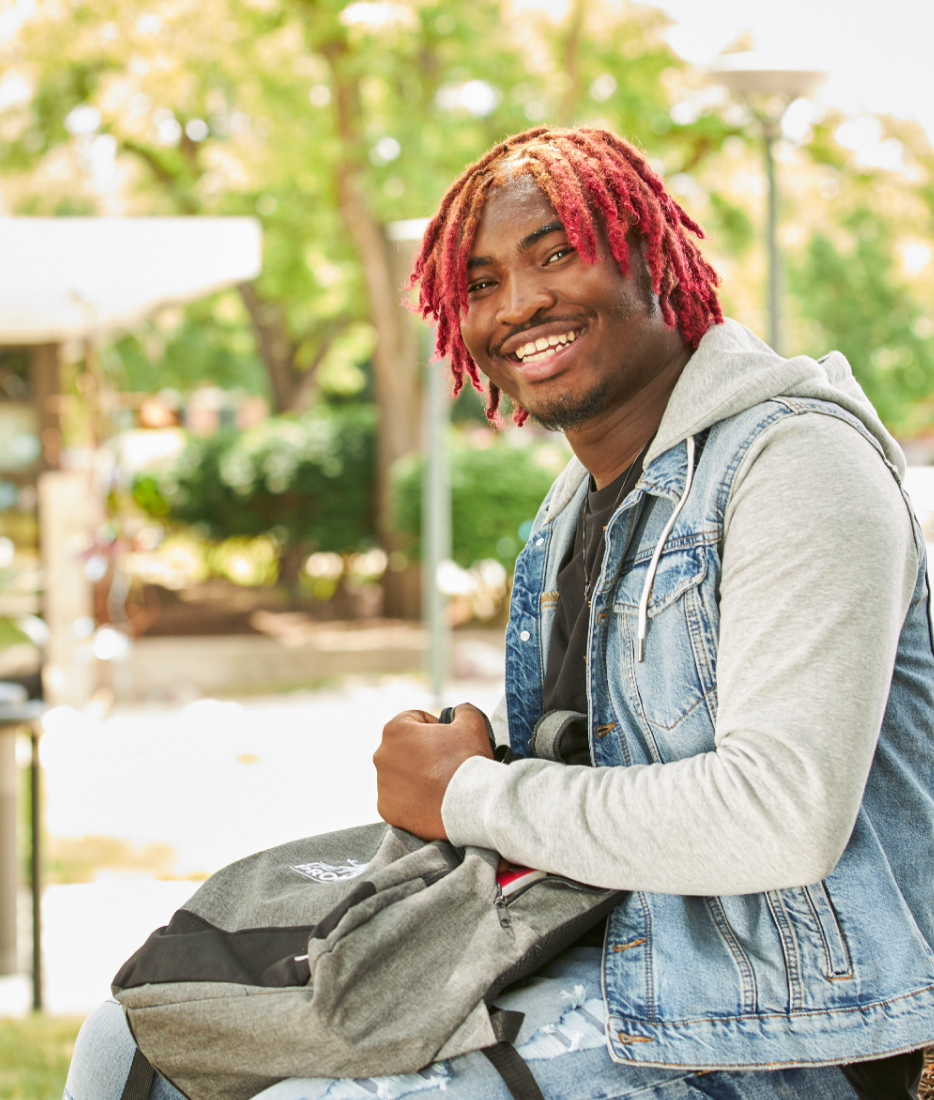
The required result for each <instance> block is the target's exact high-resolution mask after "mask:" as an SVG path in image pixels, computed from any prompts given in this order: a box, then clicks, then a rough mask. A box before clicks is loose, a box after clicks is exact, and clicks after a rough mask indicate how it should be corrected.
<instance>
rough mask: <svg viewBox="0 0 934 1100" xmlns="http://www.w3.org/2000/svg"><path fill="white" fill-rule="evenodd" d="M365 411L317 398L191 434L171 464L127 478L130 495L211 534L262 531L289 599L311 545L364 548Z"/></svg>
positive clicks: (372, 533)
mask: <svg viewBox="0 0 934 1100" xmlns="http://www.w3.org/2000/svg"><path fill="white" fill-rule="evenodd" d="M374 465H375V464H374V416H373V410H372V408H368V407H366V406H362V405H354V406H349V407H345V408H341V409H329V408H328V407H327V406H324V405H320V404H319V405H317V406H316V407H315V408H314V409H312V410H310V411H308V412H306V413H304V414H303V415H302V416H300V417H298V418H289V417H270V418H269V419H268V420H265V421H263V422H262V423H261V424H257V425H256V426H255V427H253V428H250V429H248V430H247V431H244V432H239V433H237V432H230V431H226V432H218V433H217V434H216V435H213V436H209V437H208V438H205V439H197V438H192V439H190V440H189V443H188V446H187V447H186V449H185V450H184V451H183V452H182V454H181V455H180V456H179V458H178V460H177V461H176V462H175V464H174V465H173V466H172V467H171V469H169V470H167V471H165V472H163V473H147V474H143V475H140V476H138V477H137V478H136V480H135V481H134V484H133V499H134V500H135V501H136V503H137V505H138V506H139V507H140V508H142V509H143V511H144V512H146V513H147V514H149V515H151V516H153V517H154V518H156V519H159V520H163V521H168V522H170V523H180V524H186V525H191V526H195V525H197V526H198V527H200V528H201V529H202V530H203V531H204V532H205V533H206V534H207V535H208V536H209V537H210V538H213V539H227V538H235V537H247V538H249V537H253V536H256V535H261V534H265V533H267V532H269V533H271V534H272V535H273V537H274V538H275V539H276V541H277V543H278V544H279V547H280V555H279V580H280V582H281V583H283V584H285V585H286V586H287V587H288V588H289V589H290V590H291V591H292V593H293V599H295V600H296V601H297V595H298V580H299V574H300V569H301V564H302V561H303V560H304V559H305V557H307V555H308V554H310V553H312V552H314V551H316V550H328V551H332V552H334V553H339V554H343V553H347V552H350V551H356V550H360V549H363V548H366V547H367V546H372V545H373V542H374V541H375V538H376V530H375V526H374V514H373V473H374Z"/></svg>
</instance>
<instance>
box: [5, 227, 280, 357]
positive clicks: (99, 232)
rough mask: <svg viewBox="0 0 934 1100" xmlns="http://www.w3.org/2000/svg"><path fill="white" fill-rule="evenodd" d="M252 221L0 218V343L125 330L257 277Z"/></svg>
mask: <svg viewBox="0 0 934 1100" xmlns="http://www.w3.org/2000/svg"><path fill="white" fill-rule="evenodd" d="M261 253H262V231H261V229H260V225H259V223H258V222H257V221H256V220H255V219H254V218H202V217H192V218H81V217H78V218H0V345H6V346H11V345H23V344H51V343H61V342H64V341H67V340H71V339H74V338H76V337H88V336H102V335H105V334H108V333H113V332H115V331H119V330H122V329H125V328H128V327H130V326H132V325H134V324H136V323H138V322H139V321H140V320H142V318H144V317H145V316H146V315H147V314H149V313H152V312H153V310H156V309H158V308H160V307H161V306H164V305H169V304H172V303H178V302H187V301H191V300H192V299H194V298H200V297H202V296H204V295H205V294H211V293H213V292H214V291H216V290H222V289H223V288H224V287H227V286H232V285H235V284H236V283H239V282H243V281H245V280H248V279H253V278H255V277H256V276H257V275H258V274H259V272H260V268H261V266H262V255H261Z"/></svg>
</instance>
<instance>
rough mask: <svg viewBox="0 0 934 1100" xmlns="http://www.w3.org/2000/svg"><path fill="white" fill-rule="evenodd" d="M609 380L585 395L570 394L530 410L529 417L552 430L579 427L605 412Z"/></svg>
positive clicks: (564, 430)
mask: <svg viewBox="0 0 934 1100" xmlns="http://www.w3.org/2000/svg"><path fill="white" fill-rule="evenodd" d="M609 388H610V383H609V380H607V381H606V382H603V383H602V384H601V385H599V386H597V387H595V388H594V389H592V390H591V391H590V393H587V394H584V395H583V396H578V395H571V394H568V395H566V396H564V397H561V398H558V399H557V400H554V401H551V402H549V403H548V404H546V405H544V406H542V407H541V408H538V409H536V410H535V411H534V412H533V411H532V410H531V409H530V410H529V419H530V420H532V422H533V423H535V424H538V426H539V427H540V428H545V429H547V430H548V431H550V432H566V431H567V430H568V429H569V428H579V427H580V426H581V425H582V424H586V423H587V421H588V420H591V419H593V417H595V416H596V415H597V414H598V413H601V412H603V409H604V406H605V403H606V395H607V391H608V390H609Z"/></svg>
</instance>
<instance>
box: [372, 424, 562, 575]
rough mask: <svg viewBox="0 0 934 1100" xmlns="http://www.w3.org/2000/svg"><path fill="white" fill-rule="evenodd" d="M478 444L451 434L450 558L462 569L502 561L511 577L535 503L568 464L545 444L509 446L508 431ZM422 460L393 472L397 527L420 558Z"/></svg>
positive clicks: (413, 457)
mask: <svg viewBox="0 0 934 1100" xmlns="http://www.w3.org/2000/svg"><path fill="white" fill-rule="evenodd" d="M483 431H484V436H483V437H481V438H483V440H484V443H483V445H482V446H479V447H478V446H476V445H475V444H473V443H472V441H471V439H470V438H469V437H465V436H464V435H462V434H461V433H459V432H456V431H454V432H451V434H450V435H449V437H448V444H447V445H448V457H449V461H450V467H449V468H450V478H451V556H452V558H453V560H454V561H455V562H456V563H457V564H458V565H460V566H462V567H463V568H467V567H468V566H470V565H472V564H473V563H474V562H478V561H482V560H484V559H493V560H495V561H499V562H502V563H503V564H504V565H506V566H507V568H508V569H509V571H510V572H512V567H513V564H514V562H515V560H516V555H517V554H518V552H519V550H521V548H522V546H523V544H524V543H525V541H526V539H527V538H528V536H529V531H530V530H531V527H532V521H533V520H534V518H535V514H536V512H537V511H538V508H539V505H540V504H541V502H542V500H543V499H544V496H545V494H546V493H547V492H548V490H549V488H550V487H551V483H552V482H553V481H554V479H555V477H556V476H557V474H558V473H559V472H560V470H561V469H562V468H563V466H564V464H565V462H566V461H567V457H568V454H567V451H566V450H565V449H564V448H562V447H561V446H559V445H558V444H557V443H553V442H551V441H550V440H549V441H547V442H546V441H543V442H538V441H535V442H530V441H528V440H526V439H523V442H522V443H521V444H520V443H516V442H513V441H512V439H511V438H510V436H511V435H512V433H502V434H499V435H496V436H493V437H492V442H491V441H490V439H491V437H490V436H489V434H488V430H487V429H484V430H483ZM422 468H423V460H422V456H421V455H411V456H407V457H406V458H404V459H401V460H400V461H399V462H397V463H396V465H395V466H394V467H393V488H394V509H393V522H394V526H395V528H396V529H397V530H398V531H399V532H400V533H401V534H404V535H408V536H409V538H410V539H411V552H412V553H413V554H414V555H415V556H419V555H420V552H421V547H420V531H421V507H422V495H421V494H422Z"/></svg>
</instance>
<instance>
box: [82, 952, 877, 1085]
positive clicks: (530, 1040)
mask: <svg viewBox="0 0 934 1100" xmlns="http://www.w3.org/2000/svg"><path fill="white" fill-rule="evenodd" d="M496 1003H497V1005H499V1006H500V1007H501V1008H506V1009H514V1010H516V1011H519V1012H523V1013H525V1022H524V1023H523V1025H522V1030H521V1031H520V1033H519V1037H518V1039H517V1040H516V1046H517V1047H518V1050H519V1053H520V1054H521V1055H522V1057H523V1059H524V1060H525V1061H526V1062H527V1063H528V1065H529V1067H530V1068H531V1070H532V1073H533V1074H534V1075H535V1079H536V1080H537V1081H538V1085H539V1088H540V1089H541V1090H542V1092H543V1093H544V1095H545V1097H546V1098H547V1100H621V1098H623V1097H638V1098H639V1100H652V1098H653V1097H658V1098H660V1100H698V1098H700V1097H706V1098H707V1100H785V1098H787V1100H802V1098H804V1100H807V1098H808V1097H812V1098H814V1100H818V1098H819V1100H854V1098H855V1097H856V1093H855V1092H854V1091H853V1090H852V1089H851V1088H850V1086H849V1085H848V1084H847V1082H846V1079H845V1078H844V1076H843V1074H842V1073H841V1072H840V1070H839V1069H838V1068H837V1067H836V1066H825V1067H818V1068H814V1069H783V1070H755V1071H744V1070H735V1071H720V1070H715V1071H711V1072H706V1073H698V1072H697V1071H694V1070H663V1069H651V1068H647V1067H642V1066H629V1065H618V1064H617V1063H615V1062H613V1061H612V1060H611V1059H610V1056H609V1054H608V1053H607V1049H606V1043H605V1042H604V1024H605V1021H606V1014H605V1010H604V1006H603V996H602V993H601V988H600V949H599V948H595V947H575V948H571V949H570V950H568V951H566V952H565V953H564V954H563V955H559V956H558V957H557V958H556V959H554V960H553V961H552V962H551V963H550V964H549V965H548V966H546V967H543V968H542V969H541V970H540V971H538V972H537V974H536V976H535V977H534V978H531V979H529V980H527V981H526V982H525V983H519V984H518V985H516V986H514V987H512V988H511V989H509V990H508V991H505V992H504V993H502V994H501V995H500V996H499V997H497V999H496ZM134 1050H135V1046H134V1043H133V1038H132V1036H131V1035H130V1032H129V1030H128V1028H127V1026H126V1023H125V1021H124V1017H123V1009H122V1008H121V1007H120V1005H119V1004H117V1002H116V1001H106V1002H105V1003H104V1004H103V1005H101V1006H100V1008H98V1009H97V1010H96V1011H95V1012H93V1013H92V1014H91V1015H90V1016H89V1017H88V1019H87V1020H86V1021H85V1023H84V1026H83V1027H82V1028H81V1032H80V1033H79V1035H78V1040H77V1043H76V1045H75V1053H74V1058H73V1059H72V1063H71V1069H70V1070H69V1073H68V1081H67V1083H66V1086H65V1100H120V1095H121V1093H122V1091H123V1085H124V1082H125V1081H126V1077H127V1074H128V1073H129V1070H130V1063H131V1062H132V1060H133V1052H134ZM431 1092H437V1093H443V1098H442V1097H439V1100H510V1096H509V1092H508V1090H507V1089H506V1086H505V1084H504V1083H503V1080H502V1078H501V1077H500V1076H499V1074H498V1073H497V1072H496V1070H495V1069H494V1068H493V1067H492V1066H491V1065H490V1063H489V1062H488V1061H487V1059H486V1058H485V1057H484V1056H483V1055H482V1054H480V1053H479V1052H474V1053H472V1054H464V1055H461V1056H460V1057H459V1058H452V1059H450V1060H448V1061H445V1062H438V1063H435V1064H434V1065H431V1066H429V1067H428V1068H427V1069H423V1070H421V1071H420V1072H418V1073H407V1074H402V1075H400V1076H395V1077H366V1078H361V1079H352V1078H342V1079H333V1078H324V1077H313V1078H292V1079H290V1080H287V1081H280V1082H279V1083H278V1084H276V1085H272V1086H270V1087H269V1088H267V1089H264V1090H263V1091H262V1092H261V1093H259V1094H258V1097H261V1098H262V1100H373V1098H378V1100H402V1098H405V1097H414V1096H415V1094H416V1093H424V1094H426V1095H425V1096H424V1097H423V1098H422V1100H430V1097H429V1096H428V1095H427V1094H428V1093H431ZM151 1100H185V1097H184V1095H183V1094H182V1093H181V1092H179V1091H178V1090H177V1089H176V1088H175V1087H174V1086H173V1085H171V1084H170V1083H169V1082H168V1081H167V1080H166V1079H165V1078H163V1077H161V1076H159V1075H158V1074H157V1075H156V1079H155V1083H154V1085H153V1090H152V1094H151ZM257 1100H258V1098H257Z"/></svg>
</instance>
